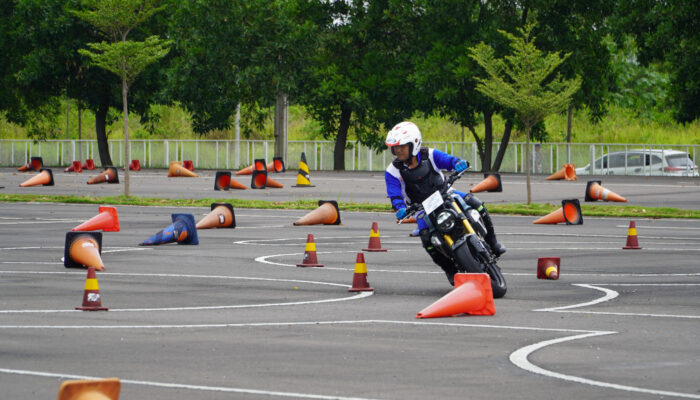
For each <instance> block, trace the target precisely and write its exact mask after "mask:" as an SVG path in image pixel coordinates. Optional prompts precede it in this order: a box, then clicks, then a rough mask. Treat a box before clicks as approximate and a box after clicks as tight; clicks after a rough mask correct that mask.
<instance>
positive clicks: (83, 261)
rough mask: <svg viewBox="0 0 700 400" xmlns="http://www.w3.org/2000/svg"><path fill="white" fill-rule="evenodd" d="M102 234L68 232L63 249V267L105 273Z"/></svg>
mask: <svg viewBox="0 0 700 400" xmlns="http://www.w3.org/2000/svg"><path fill="white" fill-rule="evenodd" d="M101 253H102V232H67V233H66V243H65V246H64V248H63V266H64V267H66V268H82V267H88V268H95V269H96V270H98V271H104V270H105V265H104V263H103V262H102V257H100V254H101Z"/></svg>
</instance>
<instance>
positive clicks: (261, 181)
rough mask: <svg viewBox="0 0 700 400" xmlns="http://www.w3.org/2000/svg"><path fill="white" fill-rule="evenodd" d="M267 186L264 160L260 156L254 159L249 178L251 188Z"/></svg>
mask: <svg viewBox="0 0 700 400" xmlns="http://www.w3.org/2000/svg"><path fill="white" fill-rule="evenodd" d="M266 186H267V168H266V167H265V160H264V159H262V158H259V159H256V160H255V163H254V164H253V173H252V177H251V180H250V188H251V189H265V187H266Z"/></svg>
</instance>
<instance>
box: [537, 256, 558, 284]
mask: <svg viewBox="0 0 700 400" xmlns="http://www.w3.org/2000/svg"><path fill="white" fill-rule="evenodd" d="M560 263H561V259H560V258H559V257H540V258H538V259H537V279H553V280H557V279H559V264H560Z"/></svg>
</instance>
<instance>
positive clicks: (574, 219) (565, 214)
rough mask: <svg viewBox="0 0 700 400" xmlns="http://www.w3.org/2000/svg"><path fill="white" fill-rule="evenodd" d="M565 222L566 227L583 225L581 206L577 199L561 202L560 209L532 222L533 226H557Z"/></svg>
mask: <svg viewBox="0 0 700 400" xmlns="http://www.w3.org/2000/svg"><path fill="white" fill-rule="evenodd" d="M560 222H566V224H567V225H581V224H583V216H582V215H581V204H580V203H579V201H578V199H571V200H562V201H561V208H559V209H558V210H556V211H552V212H551V213H549V214H547V215H545V216H544V217H542V218H539V219H537V220H535V221H533V222H532V223H533V224H558V223H560Z"/></svg>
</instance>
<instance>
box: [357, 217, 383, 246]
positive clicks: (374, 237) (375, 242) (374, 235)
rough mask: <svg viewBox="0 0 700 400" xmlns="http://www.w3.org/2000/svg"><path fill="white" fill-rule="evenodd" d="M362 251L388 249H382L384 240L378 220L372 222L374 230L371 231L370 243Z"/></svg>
mask: <svg viewBox="0 0 700 400" xmlns="http://www.w3.org/2000/svg"><path fill="white" fill-rule="evenodd" d="M362 251H387V250H386V249H382V241H381V239H380V238H379V225H377V223H376V222H372V230H370V231H369V245H368V246H367V248H366V249H362Z"/></svg>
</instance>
